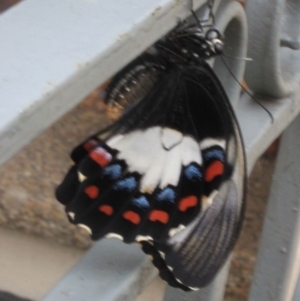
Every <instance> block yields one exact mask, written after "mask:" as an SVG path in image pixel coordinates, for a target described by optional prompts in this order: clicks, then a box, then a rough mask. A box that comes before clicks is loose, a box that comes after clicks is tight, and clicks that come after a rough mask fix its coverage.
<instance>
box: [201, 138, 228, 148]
mask: <svg viewBox="0 0 300 301" xmlns="http://www.w3.org/2000/svg"><path fill="white" fill-rule="evenodd" d="M214 145H219V146H221V147H222V148H224V149H225V147H226V141H225V140H224V139H215V138H206V139H204V140H202V141H200V143H199V146H200V149H206V148H209V147H211V146H214Z"/></svg>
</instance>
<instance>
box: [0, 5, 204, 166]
mask: <svg viewBox="0 0 300 301" xmlns="http://www.w3.org/2000/svg"><path fill="white" fill-rule="evenodd" d="M202 2H204V0H202ZM188 14H189V3H187V1H185V0H178V1H172V0H152V1H140V0H123V1H119V0H110V1H107V0H89V1H85V0H43V1H39V0H26V1H24V2H22V3H20V4H19V5H17V6H15V7H13V8H11V9H10V10H8V11H7V12H5V13H4V14H3V15H1V18H0V41H1V47H0V57H1V65H0V91H1V93H0V163H3V162H4V161H6V160H7V159H8V158H10V157H11V156H12V155H13V154H14V153H16V152H17V151H18V150H19V149H20V148H21V147H22V146H24V145H25V144H27V143H28V142H29V141H30V140H31V139H32V138H34V137H35V136H36V135H37V134H38V133H40V132H42V131H43V130H44V129H46V128H47V127H48V126H49V125H50V124H51V123H53V122H54V121H55V120H57V119H58V118H59V117H61V116H62V115H63V114H64V113H66V112H68V111H69V110H70V109H71V108H72V107H74V106H75V105H76V104H77V103H78V102H79V101H80V100H82V99H83V97H84V96H86V95H87V94H89V93H90V92H91V91H93V90H94V89H95V88H96V87H97V86H99V85H100V84H101V83H103V82H104V81H105V80H106V79H107V78H109V77H110V76H112V75H113V74H114V73H115V72H116V71H118V70H119V69H120V68H121V67H122V66H124V65H125V64H126V63H128V62H129V61H130V60H132V59H133V58H135V57H136V56H137V55H138V54H140V53H141V52H142V51H144V50H145V49H146V48H147V47H148V46H149V45H151V44H152V43H153V42H154V41H156V40H157V39H158V38H160V37H161V36H162V35H163V34H165V33H166V32H167V31H168V30H170V29H171V28H173V27H174V26H175V25H176V24H177V23H178V18H180V19H183V18H184V17H186V16H187V15H188Z"/></svg>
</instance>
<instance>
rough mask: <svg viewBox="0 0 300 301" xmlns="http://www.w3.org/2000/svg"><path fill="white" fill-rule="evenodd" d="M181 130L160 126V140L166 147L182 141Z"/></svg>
mask: <svg viewBox="0 0 300 301" xmlns="http://www.w3.org/2000/svg"><path fill="white" fill-rule="evenodd" d="M182 139H183V135H182V133H181V132H179V131H176V130H174V129H170V128H161V142H162V145H163V146H164V147H165V148H166V149H170V148H172V147H173V146H176V145H177V144H180V143H181V142H182Z"/></svg>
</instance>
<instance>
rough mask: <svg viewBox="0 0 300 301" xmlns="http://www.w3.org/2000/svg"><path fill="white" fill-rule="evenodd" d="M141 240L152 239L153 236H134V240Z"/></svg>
mask: <svg viewBox="0 0 300 301" xmlns="http://www.w3.org/2000/svg"><path fill="white" fill-rule="evenodd" d="M143 240H146V241H148V242H150V241H149V240H153V238H152V237H151V236H149V235H146V236H144V235H137V237H136V238H135V241H137V242H139V241H143Z"/></svg>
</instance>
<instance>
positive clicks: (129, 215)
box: [123, 210, 141, 225]
mask: <svg viewBox="0 0 300 301" xmlns="http://www.w3.org/2000/svg"><path fill="white" fill-rule="evenodd" d="M123 217H124V218H125V219H127V220H129V221H130V222H132V223H133V224H135V225H137V224H139V223H140V222H141V218H140V216H139V215H138V214H137V213H135V212H133V211H131V210H129V211H125V212H124V213H123Z"/></svg>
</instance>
